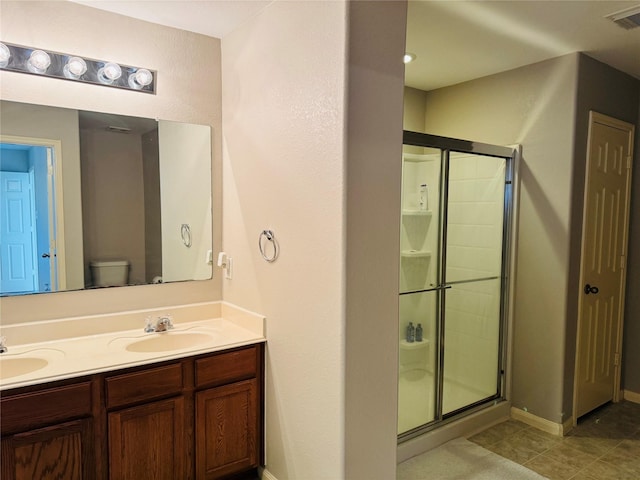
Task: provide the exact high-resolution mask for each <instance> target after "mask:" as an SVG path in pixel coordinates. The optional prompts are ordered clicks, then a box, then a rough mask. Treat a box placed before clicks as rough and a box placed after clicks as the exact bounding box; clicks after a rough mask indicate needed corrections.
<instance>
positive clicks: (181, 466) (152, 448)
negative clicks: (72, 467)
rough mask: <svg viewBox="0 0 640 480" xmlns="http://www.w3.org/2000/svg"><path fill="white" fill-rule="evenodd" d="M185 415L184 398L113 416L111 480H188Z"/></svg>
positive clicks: (114, 413) (110, 422) (110, 434)
mask: <svg viewBox="0 0 640 480" xmlns="http://www.w3.org/2000/svg"><path fill="white" fill-rule="evenodd" d="M184 415H185V410H184V399H183V397H178V398H172V399H169V400H163V401H159V402H153V403H148V404H145V405H140V406H138V407H132V408H127V409H124V410H119V411H116V412H111V413H109V478H110V479H111V480H128V479H136V480H145V479H148V480H176V479H182V478H186V476H185V456H186V450H185V438H184Z"/></svg>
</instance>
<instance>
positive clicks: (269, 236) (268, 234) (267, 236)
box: [258, 230, 280, 263]
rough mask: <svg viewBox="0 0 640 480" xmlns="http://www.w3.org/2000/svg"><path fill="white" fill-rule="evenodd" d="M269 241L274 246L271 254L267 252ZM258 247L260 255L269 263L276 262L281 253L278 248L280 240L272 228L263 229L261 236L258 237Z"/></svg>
mask: <svg viewBox="0 0 640 480" xmlns="http://www.w3.org/2000/svg"><path fill="white" fill-rule="evenodd" d="M268 243H271V248H272V251H271V254H270V255H269V254H268V253H267V252H266V246H267V244H268ZM258 248H259V249H260V255H262V258H264V259H265V261H267V262H269V263H273V262H275V261H276V259H277V258H278V254H279V253H280V252H279V250H278V241H277V240H276V237H275V235H274V234H273V232H272V231H271V230H263V231H262V233H261V234H260V237H258Z"/></svg>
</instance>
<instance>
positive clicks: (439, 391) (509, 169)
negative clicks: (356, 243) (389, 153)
mask: <svg viewBox="0 0 640 480" xmlns="http://www.w3.org/2000/svg"><path fill="white" fill-rule="evenodd" d="M403 145H405V146H415V147H424V148H435V149H438V150H440V152H441V159H440V161H441V169H440V172H441V174H440V195H439V213H440V215H439V219H440V221H439V226H438V228H439V232H438V267H437V284H436V285H435V287H433V288H429V289H426V290H425V292H427V291H432V292H436V294H437V309H438V313H437V318H438V321H437V325H436V337H437V340H438V346H437V358H436V368H437V370H436V371H437V382H436V385H435V387H436V398H435V400H436V401H435V413H436V415H435V418H434V420H432V421H431V422H429V423H427V424H425V425H422V426H419V427H416V428H414V429H412V430H409V431H408V432H404V433H402V434H400V435H399V436H398V440H399V442H403V441H406V440H409V439H411V438H414V437H416V436H419V435H421V434H423V433H425V432H427V431H430V430H432V429H434V428H436V427H439V426H442V425H443V424H445V423H447V422H449V421H453V420H455V419H458V418H460V417H462V416H465V415H468V414H470V413H473V412H476V411H477V410H481V409H483V408H485V407H487V406H490V405H493V404H494V403H496V402H498V401H502V400H505V391H506V378H507V377H506V368H507V365H506V364H507V348H506V347H507V345H506V343H507V327H508V322H507V320H508V312H509V298H510V296H509V293H510V292H509V289H510V283H511V281H510V272H511V258H512V257H511V243H512V242H511V241H512V235H513V232H512V227H513V221H512V220H513V213H514V212H513V204H514V183H515V178H514V177H515V161H516V158H517V155H518V150H517V149H516V148H512V147H506V146H499V145H491V144H486V143H480V142H473V141H467V140H461V139H455V138H449V137H441V136H438V135H431V134H427V133H420V132H411V131H408V130H405V131H404V132H403ZM452 152H453V153H468V154H475V155H483V156H489V157H497V158H502V159H504V160H505V184H504V211H503V229H502V262H501V263H502V264H501V274H500V280H501V286H500V297H501V298H500V328H499V338H498V369H497V372H496V375H497V386H498V389H497V392H496V394H495V395H492V396H490V397H487V398H484V399H481V400H479V401H477V402H474V403H472V404H469V405H466V406H464V407H462V408H459V409H457V410H454V411H452V412H449V413H447V414H444V415H443V413H442V412H443V395H444V354H445V350H444V347H445V344H444V340H445V339H444V335H445V332H444V325H445V305H446V295H445V292H446V290H447V289H450V288H451V287H452V285H453V284H455V283H458V282H452V283H449V284H447V283H444V281H443V280H445V279H446V278H445V271H446V253H447V249H446V240H447V215H448V198H449V188H448V187H449V161H450V154H451V153H452ZM492 278H493V277H492ZM496 279H497V277H496ZM478 280H486V279H478ZM411 293H417V292H414V291H409V292H403V293H401V295H402V294H411Z"/></svg>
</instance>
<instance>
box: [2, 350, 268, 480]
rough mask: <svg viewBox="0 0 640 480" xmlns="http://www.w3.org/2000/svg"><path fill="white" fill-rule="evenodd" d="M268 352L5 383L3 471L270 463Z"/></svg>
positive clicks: (156, 474)
mask: <svg viewBox="0 0 640 480" xmlns="http://www.w3.org/2000/svg"><path fill="white" fill-rule="evenodd" d="M263 358H264V346H263V344H255V345H250V346H247V347H240V348H237V349H234V350H226V351H222V352H217V353H212V354H205V355H199V356H196V357H188V358H184V359H180V360H176V361H171V362H165V363H163V364H159V365H158V364H155V365H148V366H143V367H135V368H132V369H127V370H120V371H113V372H109V373H105V374H98V375H93V376H91V377H90V378H88V379H87V378H85V379H83V381H78V383H70V382H72V381H68V382H66V383H64V384H62V383H57V384H53V385H52V384H48V385H47V387H43V386H40V387H39V389H38V387H27V389H26V390H25V389H19V390H16V391H15V392H14V391H9V392H2V398H1V399H0V401H1V402H2V403H1V405H0V408H1V410H0V418H1V419H2V469H1V470H0V472H1V473H2V479H3V480H4V479H11V480H13V479H15V480H23V479H24V480H26V479H28V480H33V479H49V478H57V479H65V480H67V479H68V480H76V479H89V480H106V479H109V480H128V479H135V480H145V479H148V480H165V479H166V480H177V479H180V480H182V479H196V480H208V479H221V478H227V477H233V478H238V475H242V474H243V473H253V472H255V469H256V468H257V467H258V466H259V465H261V464H262V463H263V456H262V455H263V453H262V451H263V442H262V437H263V430H262V418H263V378H264V366H263V365H264V364H263ZM252 478H255V477H252Z"/></svg>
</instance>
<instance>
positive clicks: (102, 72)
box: [98, 62, 122, 85]
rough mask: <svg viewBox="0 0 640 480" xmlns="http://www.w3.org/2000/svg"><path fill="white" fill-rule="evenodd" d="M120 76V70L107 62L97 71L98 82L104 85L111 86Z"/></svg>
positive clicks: (115, 65)
mask: <svg viewBox="0 0 640 480" xmlns="http://www.w3.org/2000/svg"><path fill="white" fill-rule="evenodd" d="M121 76H122V68H120V65H118V64H117V63H112V62H107V63H105V64H104V66H103V67H102V68H100V69H99V70H98V80H100V83H104V84H105V85H111V84H112V83H113V82H115V81H116V80H118V79H119V78H120V77H121Z"/></svg>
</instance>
